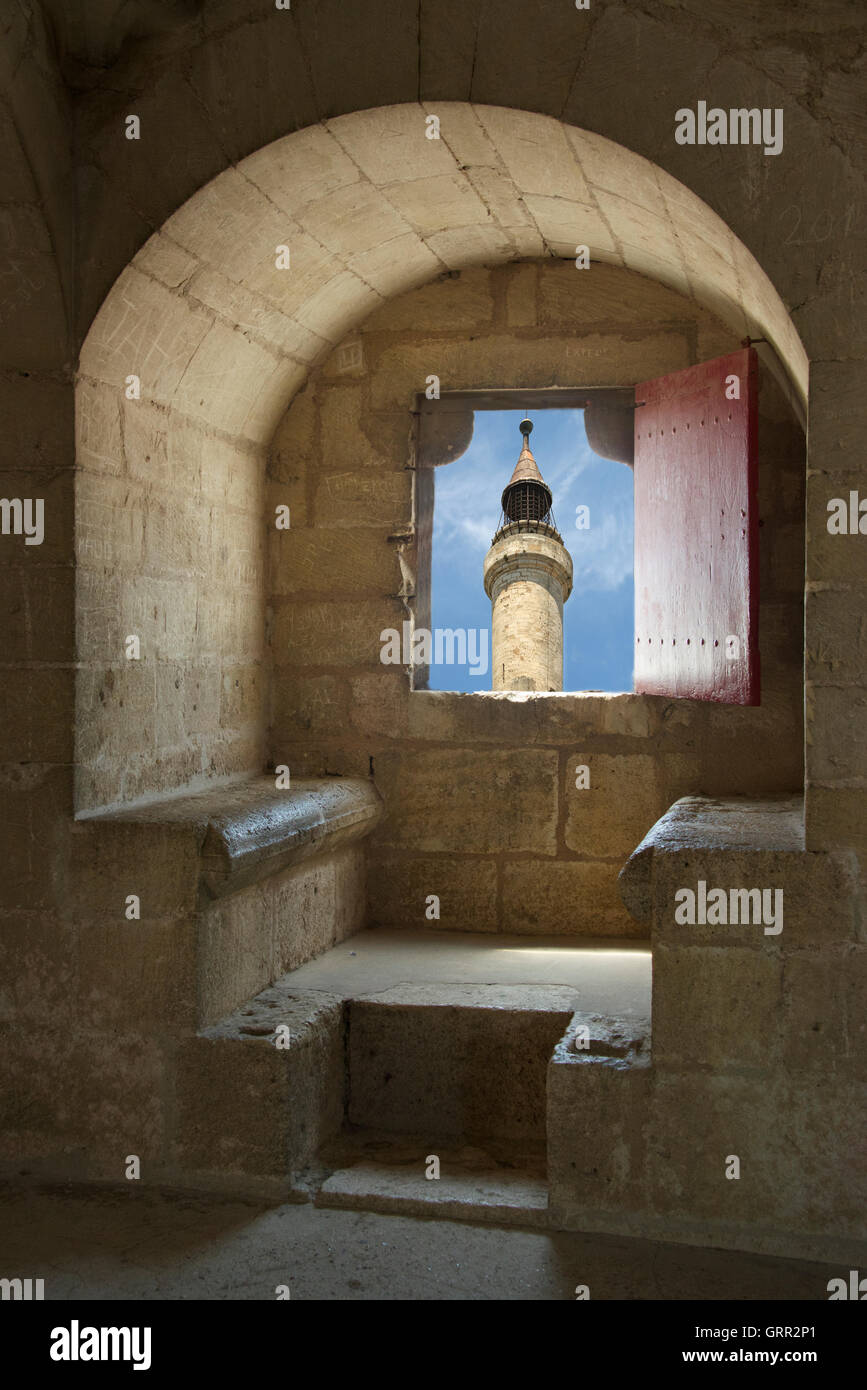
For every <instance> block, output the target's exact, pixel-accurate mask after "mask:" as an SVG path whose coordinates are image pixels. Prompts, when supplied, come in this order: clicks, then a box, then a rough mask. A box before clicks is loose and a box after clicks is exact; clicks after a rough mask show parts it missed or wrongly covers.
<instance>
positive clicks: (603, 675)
mask: <svg viewBox="0 0 867 1390" xmlns="http://www.w3.org/2000/svg"><path fill="white" fill-rule="evenodd" d="M522 416H523V412H522V411H520V410H509V411H505V410H504V411H498V410H480V411H477V412H476V417H475V429H474V433H473V440H472V443H471V444H470V447H469V448H468V449H467V451H466V453H465V454H463V455H462V457H461V458H459V459H457V460H456V461H455V462H454V463H450V464H446V465H443V466H441V467H439V468H437V470H436V480H435V487H436V493H435V506H434V533H433V570H432V580H433V596H432V597H433V603H432V617H431V626H432V627H433V628H434V629H435V628H438V627H441V628H449V627H450V628H487V629H488V632H490V626H491V605H490V600H489V599H488V598H487V596H486V594H485V590H484V587H483V584H482V568H483V564H484V558H485V554H486V552H487V550H488V547H489V546H490V544H491V538H492V536H493V534H494V530H495V528H496V525H497V521H498V519H499V514H500V496H501V494H502V491H503V488H504V487H505V486H506V483H507V482H508V481H509V478H510V477H511V476H512V469H513V468H514V467H515V464H516V462H517V460H518V455H519V453H520V452H521V435H520V433H519V430H518V423H519V421H520V420H521V419H522ZM531 418H532V419H533V423H534V430H533V433H532V435H531V437H530V447H531V448H532V450H533V454H534V456H535V458H536V462H537V464H538V465H539V468H540V470H541V473H542V477H543V478H544V479H545V481H546V483H547V484H548V486H549V487H550V488H551V491H552V492H553V494H554V517H555V519H556V522H557V525H558V528H559V530H560V534H561V536H562V537H563V542H564V544H565V546H566V548H567V550H568V551H569V552H570V554H571V556H572V564H573V567H574V574H575V579H574V587H573V590H572V596H571V598H570V599H569V600H568V602H567V603H566V607H565V609H564V629H565V631H564V639H565V640H564V646H565V661H564V681H563V688H564V690H631V689H632V654H633V640H634V620H633V607H634V588H633V573H632V535H633V499H632V469H631V468H628V467H627V466H626V465H625V464H623V463H613V462H611V461H610V460H608V459H600V458H597V456H596V455H595V454H593V453H592V452H591V450H590V447H589V445H588V443H587V436H586V434H585V432H584V412H583V411H581V410H539V411H537V412H536V414H535V415H533V414H532V412H531ZM579 505H584V506H587V507H589V508H590V526H589V528H588V529H587V530H581V531H579V530H578V529H577V528H576V525H575V517H576V507H578V506H579ZM489 640H490V639H489ZM430 688H431V689H432V690H464V691H470V690H490V688H491V674H490V670H489V671H488V673H487V674H486V675H484V676H475V677H474V676H471V675H470V674H469V672H468V670H467V669H466V667H460V666H456V665H453V666H448V665H442V666H439V667H437V666H434V665H432V666H431V672H430Z"/></svg>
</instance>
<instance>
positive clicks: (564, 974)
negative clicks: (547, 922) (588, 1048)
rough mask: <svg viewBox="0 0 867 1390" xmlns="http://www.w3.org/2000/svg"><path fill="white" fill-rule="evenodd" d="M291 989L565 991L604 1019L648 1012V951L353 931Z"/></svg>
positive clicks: (587, 942)
mask: <svg viewBox="0 0 867 1390" xmlns="http://www.w3.org/2000/svg"><path fill="white" fill-rule="evenodd" d="M286 980H287V982H288V981H291V983H292V986H293V987H294V988H297V989H321V990H326V991H327V992H328V993H330V994H337V995H340V996H341V997H342V998H344V999H349V998H353V997H355V996H357V995H360V994H377V993H380V992H381V991H383V990H387V989H391V988H393V987H394V986H395V985H399V984H404V983H407V982H412V983H413V984H415V985H425V984H451V983H455V984H491V985H500V984H501V985H567V986H570V987H571V988H573V989H574V990H575V991H576V993H577V996H578V999H577V1004H576V1007H577V1008H579V1009H581V1010H583V1011H586V1012H590V1013H593V1012H598V1013H604V1014H611V1013H614V1014H624V1013H626V1014H632V1013H635V1014H640V1015H642V1016H649V1014H650V985H651V952H650V943H649V942H644V941H623V942H620V941H618V942H612V940H611V938H610V937H608V938H599V939H596V938H592V937H582V938H581V939H580V940H577V941H572V940H569V939H568V938H564V937H562V936H532V937H527V936H501V935H499V934H497V935H496V936H495V935H493V934H491V933H486V932H452V931H449V932H444V931H394V930H390V929H388V928H385V927H379V928H377V929H375V930H368V931H362V932H358V933H357V935H355V936H353V937H350V938H349V940H347V941H343V942H341V944H340V945H339V946H335V947H333V948H332V950H330V951H326V952H325V954H324V955H321V956H319V957H317V959H316V960H312V961H310V962H309V963H308V964H307V965H302V966H301V967H300V968H299V969H298V970H293V971H292V972H291V975H289V976H287V977H286Z"/></svg>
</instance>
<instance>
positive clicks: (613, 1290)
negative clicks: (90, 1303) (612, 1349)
mask: <svg viewBox="0 0 867 1390" xmlns="http://www.w3.org/2000/svg"><path fill="white" fill-rule="evenodd" d="M0 1232H2V1235H0V1276H2V1277H7V1278H10V1277H16V1276H17V1277H21V1278H42V1279H44V1280H45V1297H46V1299H49V1300H50V1299H56V1300H65V1299H123V1300H126V1299H135V1300H138V1299H145V1300H146V1299H159V1300H163V1299H166V1300H175V1299H273V1298H274V1297H275V1289H276V1287H277V1285H278V1284H288V1285H289V1288H290V1290H291V1297H292V1298H293V1299H299V1298H300V1299H322V1300H327V1299H341V1300H342V1299H359V1300H364V1299H369V1300H375V1299H382V1300H412V1301H422V1300H439V1299H448V1300H463V1299H468V1300H482V1301H484V1300H491V1299H530V1300H549V1299H574V1297H575V1288H576V1285H578V1284H586V1285H588V1287H589V1291H590V1297H591V1299H662V1300H689V1299H706V1300H713V1299H740V1300H752V1299H784V1300H791V1299H817V1300H827V1296H828V1295H827V1287H826V1286H827V1282H828V1279H829V1278H831V1277H832V1275H834V1274H836V1273H839V1270H836V1269H831V1268H830V1267H828V1266H825V1265H818V1264H806V1263H798V1262H791V1261H783V1260H776V1259H771V1258H768V1257H765V1256H759V1255H741V1254H737V1253H732V1252H730V1251H715V1250H701V1249H693V1248H691V1247H688V1246H682V1245H656V1244H651V1243H649V1242H644V1241H629V1240H623V1239H618V1238H614V1237H608V1236H582V1235H572V1234H563V1233H550V1232H544V1233H543V1232H538V1231H526V1230H506V1229H502V1228H499V1227H494V1226H487V1227H482V1226H473V1225H470V1224H468V1223H465V1222H452V1221H443V1220H433V1219H431V1220H413V1219H410V1218H408V1217H403V1216H388V1215H379V1214H375V1213H370V1212H353V1211H342V1210H330V1209H325V1210H323V1209H320V1208H317V1207H314V1206H312V1205H310V1204H306V1205H297V1206H292V1205H283V1206H276V1207H261V1206H256V1205H243V1204H239V1203H223V1202H215V1201H204V1200H199V1199H191V1198H187V1197H170V1196H165V1195H161V1194H159V1193H157V1192H154V1191H151V1190H147V1189H141V1188H139V1189H136V1190H132V1189H124V1190H123V1191H120V1192H117V1191H112V1192H108V1191H93V1190H90V1191H86V1190H82V1189H78V1190H74V1189H68V1190H54V1191H48V1192H46V1191H42V1192H37V1191H33V1190H27V1191H25V1190H21V1189H17V1190H16V1189H15V1188H11V1187H6V1188H4V1189H2V1190H0Z"/></svg>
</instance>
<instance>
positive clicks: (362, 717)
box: [349, 670, 410, 739]
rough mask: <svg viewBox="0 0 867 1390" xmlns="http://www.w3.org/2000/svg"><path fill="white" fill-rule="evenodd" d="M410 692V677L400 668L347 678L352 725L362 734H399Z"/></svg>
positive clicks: (403, 724) (386, 735)
mask: <svg viewBox="0 0 867 1390" xmlns="http://www.w3.org/2000/svg"><path fill="white" fill-rule="evenodd" d="M409 696H410V689H409V678H408V677H407V675H406V672H405V671H403V670H399V671H397V672H395V674H388V673H383V674H379V673H378V672H377V674H376V675H360V676H357V677H356V678H355V679H354V680H353V681H351V682H350V695H349V700H350V704H349V717H350V722H351V725H352V728H353V729H355V730H356V731H357V732H358V733H359V734H361V735H362V736H363V737H365V738H369V737H370V736H371V735H374V736H376V735H379V736H380V737H381V738H388V739H394V738H399V737H400V736H402V735H404V734H405V733H406V723H407V705H408V702H409Z"/></svg>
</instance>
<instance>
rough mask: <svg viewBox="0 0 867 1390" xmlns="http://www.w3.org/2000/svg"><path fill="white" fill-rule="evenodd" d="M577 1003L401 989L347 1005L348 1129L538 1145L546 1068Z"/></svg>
mask: <svg viewBox="0 0 867 1390" xmlns="http://www.w3.org/2000/svg"><path fill="white" fill-rule="evenodd" d="M576 1006H577V994H576V991H575V990H573V989H571V988H569V987H565V986H560V985H477V984H473V985H468V984H467V985H464V984H437V985H430V984H429V985H410V984H403V985H398V986H395V987H394V988H391V989H386V990H384V991H382V992H381V993H379V994H372V995H365V996H362V997H360V998H357V999H353V1000H351V1001H350V1004H349V1109H348V1118H349V1121H350V1123H351V1124H358V1125H364V1126H366V1127H371V1128H374V1129H380V1130H387V1131H391V1132H397V1133H427V1132H431V1133H437V1134H441V1135H451V1136H461V1137H462V1138H464V1139H482V1140H485V1139H490V1138H495V1139H508V1140H512V1141H515V1142H517V1143H521V1142H527V1141H530V1142H534V1143H536V1144H539V1145H544V1142H545V1091H546V1070H547V1066H548V1061H549V1059H550V1057H551V1055H552V1053H553V1050H554V1048H555V1046H556V1044H557V1042H558V1041H559V1040H560V1038H561V1037H562V1036H563V1034H564V1033H565V1031H566V1029H567V1027H568V1025H569V1023H570V1021H571V1019H572V1015H573V1013H574V1011H575V1008H576Z"/></svg>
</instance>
